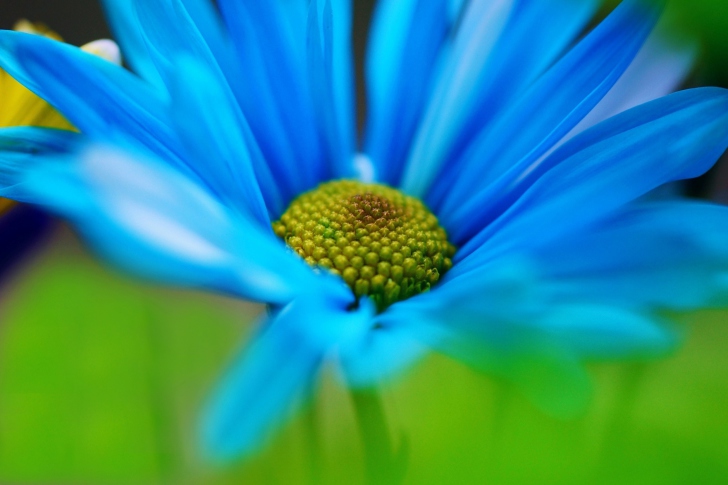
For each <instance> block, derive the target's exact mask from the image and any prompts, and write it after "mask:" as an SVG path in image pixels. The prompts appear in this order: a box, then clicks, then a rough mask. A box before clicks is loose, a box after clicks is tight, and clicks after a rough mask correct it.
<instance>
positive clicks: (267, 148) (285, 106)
mask: <svg viewBox="0 0 728 485" xmlns="http://www.w3.org/2000/svg"><path fill="white" fill-rule="evenodd" d="M218 4H219V6H220V10H221V12H222V14H223V17H224V20H225V24H226V25H227V27H228V31H229V34H230V37H231V39H232V41H233V44H234V46H235V48H236V52H237V55H238V58H239V62H240V64H241V65H242V69H243V71H244V73H245V76H244V80H245V82H246V85H247V87H246V90H245V92H243V93H242V96H239V100H240V103H241V105H242V106H243V111H244V113H245V115H246V117H247V118H248V120H249V122H250V124H251V128H252V129H253V132H254V133H255V135H256V138H258V140H259V142H260V146H261V149H262V151H263V153H264V154H265V156H266V158H267V159H270V160H272V162H271V163H272V164H273V163H274V164H275V165H279V166H280V168H278V171H279V172H281V173H280V175H278V174H277V173H278V172H276V170H277V168H276V167H275V166H272V170H273V171H274V173H276V174H277V175H276V177H277V178H279V177H282V178H281V179H280V180H281V181H282V184H283V185H284V186H285V187H286V192H287V194H288V196H289V198H290V197H293V196H295V195H297V194H298V193H300V192H301V191H303V190H305V189H308V188H311V187H312V186H314V185H316V184H317V183H319V182H320V181H322V180H324V179H326V178H330V176H331V174H330V171H329V166H328V162H327V160H326V157H325V155H324V151H323V146H322V139H321V134H320V133H319V131H318V123H317V121H316V114H315V107H314V105H313V101H312V99H311V87H310V86H309V79H308V74H307V52H306V19H307V2H305V1H304V0H285V1H278V2H247V1H245V2H241V1H238V0H221V1H220V2H218ZM289 179H290V180H289Z"/></svg>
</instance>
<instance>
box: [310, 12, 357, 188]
mask: <svg viewBox="0 0 728 485" xmlns="http://www.w3.org/2000/svg"><path fill="white" fill-rule="evenodd" d="M332 4H333V5H335V6H332ZM335 13H336V15H335ZM350 16H351V6H350V5H349V4H348V0H312V1H311V3H310V4H309V9H308V23H307V30H306V44H307V55H308V82H309V85H310V86H311V92H312V98H313V103H314V106H315V107H316V113H317V117H318V124H319V127H320V130H321V133H322V135H323V138H324V140H325V141H326V145H327V147H328V157H329V164H330V166H331V173H332V176H333V177H334V178H344V177H348V178H351V177H354V176H355V175H356V172H355V170H354V164H353V157H354V150H353V147H354V141H353V136H354V131H353V125H352V122H353V121H352V120H353V108H352V107H351V105H352V93H351V90H352V89H353V86H352V75H351V69H352V67H351V53H350V52H349V51H348V49H350V46H349V43H348V42H346V41H345V39H346V36H343V35H342V34H341V28H342V27H341V23H344V22H345V25H348V24H349V23H350V22H351V19H350ZM342 43H343V45H342ZM344 116H347V117H348V119H346V120H344V118H343V117H344Z"/></svg>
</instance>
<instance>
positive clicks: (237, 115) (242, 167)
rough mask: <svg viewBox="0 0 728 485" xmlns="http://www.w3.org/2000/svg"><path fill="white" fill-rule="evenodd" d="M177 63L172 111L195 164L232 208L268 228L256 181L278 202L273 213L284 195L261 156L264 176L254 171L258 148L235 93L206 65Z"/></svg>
mask: <svg viewBox="0 0 728 485" xmlns="http://www.w3.org/2000/svg"><path fill="white" fill-rule="evenodd" d="M174 63H175V66H176V72H177V76H175V78H174V79H176V81H174V82H173V83H172V85H171V87H170V91H171V96H172V113H173V115H174V116H173V118H174V120H175V122H176V125H177V127H178V131H179V133H180V137H179V138H180V140H181V141H182V144H183V145H184V147H185V148H186V149H187V153H188V158H189V159H190V160H191V165H192V166H193V167H194V168H195V170H196V171H197V172H198V173H200V175H201V178H202V179H204V180H206V181H207V182H208V183H209V184H210V186H211V187H212V188H213V189H214V190H215V191H216V192H217V193H218V194H221V196H222V199H223V200H225V201H226V202H227V203H228V205H229V206H231V207H237V208H239V209H241V210H242V211H243V212H244V213H245V214H247V215H249V216H250V217H252V218H253V219H255V220H256V221H257V222H258V223H259V224H260V226H261V227H270V219H269V216H268V211H267V209H266V204H265V202H264V200H263V195H262V193H261V188H260V187H259V185H258V181H257V179H258V178H261V179H262V180H263V181H264V182H265V183H264V184H263V187H265V193H266V194H267V196H268V197H267V200H268V201H270V202H272V203H273V204H276V206H275V207H274V210H275V211H278V210H280V206H281V201H280V195H279V194H278V191H277V188H276V186H275V185H274V184H273V182H272V180H271V176H270V173H269V172H267V167H266V166H265V164H264V162H262V160H260V157H258V160H259V163H258V166H257V168H258V172H259V173H261V172H262V176H261V177H257V176H256V174H255V173H254V167H253V158H252V154H257V153H258V150H257V147H255V146H254V144H255V140H254V139H253V137H252V134H251V133H250V129H249V127H248V125H247V122H246V121H245V118H244V117H243V114H242V113H241V112H240V110H239V109H238V106H237V104H236V102H235V99H234V98H233V96H232V93H231V92H230V91H229V89H228V88H227V85H225V84H224V82H221V81H220V80H219V79H217V78H216V77H215V75H214V74H213V72H211V71H210V70H209V69H208V68H207V66H205V64H203V63H201V62H198V61H197V60H195V59H193V58H188V57H179V56H177V57H175V58H174ZM246 135H247V136H246ZM251 145H252V146H253V148H252V151H251V149H250V148H249V147H250V146H251ZM251 153H252V154H251Z"/></svg>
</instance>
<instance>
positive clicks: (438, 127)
mask: <svg viewBox="0 0 728 485" xmlns="http://www.w3.org/2000/svg"><path fill="white" fill-rule="evenodd" d="M515 3H516V0H499V1H491V0H473V1H472V2H470V3H469V4H468V6H467V7H466V9H465V13H464V16H463V19H462V21H461V22H462V23H461V26H460V28H459V29H458V32H457V35H456V37H455V39H454V41H453V45H452V47H451V48H450V49H449V50H448V52H447V57H446V59H444V60H443V61H441V62H443V63H444V65H443V66H442V68H441V69H440V73H441V74H440V76H439V78H438V79H437V81H436V85H435V88H434V91H433V94H432V96H431V97H430V102H429V104H428V106H427V108H426V111H425V114H424V117H423V119H422V122H421V125H420V127H419V129H418V131H417V135H416V137H415V141H414V144H413V147H412V150H411V152H410V154H409V158H408V162H407V166H406V168H405V173H404V178H403V181H402V188H403V189H404V190H405V191H407V192H409V193H410V194H412V195H417V196H422V195H423V193H424V190H425V189H426V188H427V186H429V182H430V179H431V177H432V176H434V175H435V173H434V171H435V170H436V169H437V168H438V166H439V163H440V162H441V161H442V158H443V156H444V155H445V152H446V151H447V148H448V144H449V143H450V142H451V141H452V138H453V137H454V135H455V133H456V132H457V130H459V129H460V128H461V123H460V122H461V121H462V119H463V118H464V115H465V113H466V112H467V105H468V102H469V101H470V98H471V97H472V96H473V93H474V91H477V88H478V80H479V79H480V78H481V76H482V74H483V70H484V68H485V66H486V64H487V61H488V58H489V56H490V54H491V52H492V49H493V46H494V45H495V44H496V42H497V40H498V38H499V37H500V35H501V33H502V32H503V31H504V28H505V26H506V24H507V21H508V19H509V17H510V16H511V14H512V11H513V8H514V4H515ZM415 175H417V176H415Z"/></svg>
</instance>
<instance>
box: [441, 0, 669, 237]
mask: <svg viewBox="0 0 728 485" xmlns="http://www.w3.org/2000/svg"><path fill="white" fill-rule="evenodd" d="M656 20H657V12H656V11H655V10H653V9H645V8H644V7H643V6H642V5H641V3H640V2H637V3H630V2H626V3H622V4H621V5H620V6H619V7H617V8H616V9H615V10H614V12H612V14H611V15H610V16H609V17H607V19H606V20H604V21H603V22H602V23H600V24H599V26H597V27H596V28H595V29H594V30H593V31H592V32H591V33H590V34H589V35H587V36H586V37H585V38H584V39H583V40H582V41H581V42H580V43H579V44H578V45H577V46H576V47H574V48H573V49H571V50H570V51H569V52H568V53H567V54H566V55H565V56H564V57H563V58H562V59H561V60H559V62H557V63H556V64H555V65H554V67H553V68H551V69H550V70H549V71H548V72H546V73H545V74H544V75H543V76H541V77H540V78H539V79H538V80H537V81H536V82H535V83H534V85H533V86H532V87H531V89H529V90H528V92H526V93H525V94H524V95H523V96H522V97H521V98H520V99H519V100H518V101H516V102H514V103H513V104H512V106H511V107H509V108H508V109H507V110H506V112H505V113H503V114H502V115H501V116H499V117H498V118H497V119H496V120H495V121H494V123H493V125H492V126H490V127H489V128H488V129H486V130H484V131H483V132H482V135H481V137H480V138H478V139H477V140H476V141H475V142H474V143H473V144H472V145H471V146H470V148H469V149H468V151H467V152H466V153H465V155H464V157H463V159H462V160H461V161H460V163H457V164H448V166H447V170H448V174H449V175H450V177H447V176H445V177H442V178H441V179H440V180H439V181H438V182H437V183H438V184H442V185H443V187H442V190H440V192H441V193H445V194H446V195H445V197H444V200H443V202H442V204H441V208H440V209H439V210H438V213H439V215H440V217H441V218H442V219H443V224H445V226H446V227H447V226H448V225H449V224H448V222H449V221H448V215H449V214H451V213H452V211H453V210H454V209H456V208H458V207H459V206H462V205H463V203H464V202H465V201H467V200H468V199H469V198H470V197H471V196H472V194H473V192H476V191H478V190H482V189H483V188H485V187H487V186H489V185H490V184H491V183H493V181H495V180H496V179H497V178H498V177H499V176H502V175H503V174H504V173H505V172H507V171H508V170H509V169H512V168H513V167H514V166H516V165H517V166H519V167H522V170H523V169H525V168H526V167H528V166H529V165H531V164H532V163H533V162H534V161H536V160H538V158H539V157H540V156H541V155H543V154H544V153H546V151H547V150H548V149H549V148H551V147H552V146H553V145H554V144H556V143H557V142H558V141H559V140H560V139H561V138H562V137H563V136H564V135H565V134H566V133H568V132H569V131H570V130H571V129H572V128H573V127H574V126H576V125H577V124H578V123H579V121H580V120H581V119H582V118H584V117H585V116H586V115H587V114H588V113H589V111H591V110H592V108H594V107H595V106H596V105H597V104H598V103H599V101H600V100H601V99H602V98H603V97H604V96H605V95H606V94H607V92H608V91H609V90H610V89H611V88H612V86H614V84H615V83H616V82H617V80H618V79H619V78H620V77H621V76H622V74H623V73H624V72H625V71H626V70H627V68H628V66H629V65H630V63H631V62H632V60H633V59H634V58H635V55H636V54H637V52H638V51H639V49H640V47H642V44H643V43H644V41H645V39H646V38H647V36H648V35H649V33H650V31H651V30H652V28H653V26H654V25H655V22H656ZM461 170H462V172H461ZM463 172H464V173H467V174H468V176H467V177H456V176H455V175H454V174H460V173H463ZM449 179H453V180H451V181H450V183H447V182H448V181H449ZM429 200H430V203H431V204H432V202H433V201H432V198H429Z"/></svg>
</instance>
